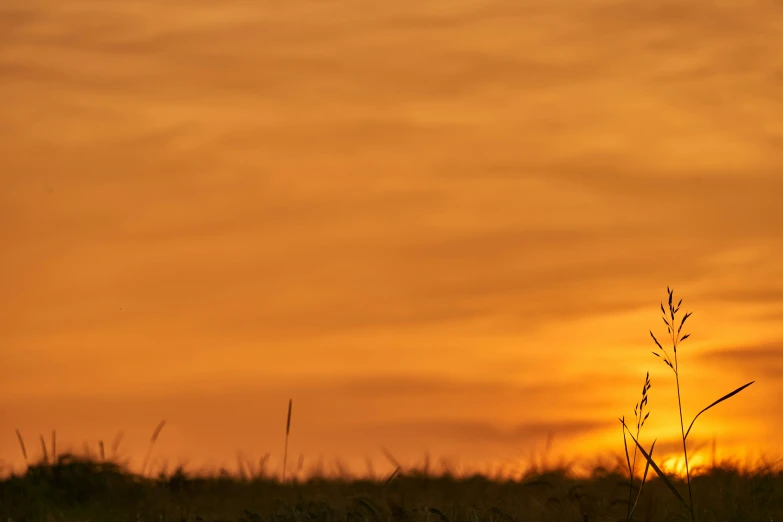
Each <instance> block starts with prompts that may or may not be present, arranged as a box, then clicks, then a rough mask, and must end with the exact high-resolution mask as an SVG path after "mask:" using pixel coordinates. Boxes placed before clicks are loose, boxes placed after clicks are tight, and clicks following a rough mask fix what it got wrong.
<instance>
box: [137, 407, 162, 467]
mask: <svg viewBox="0 0 783 522" xmlns="http://www.w3.org/2000/svg"><path fill="white" fill-rule="evenodd" d="M165 425H166V421H165V420H162V421H160V423H158V426H157V427H156V428H155V431H153V432H152V437H150V445H149V447H148V448H147V455H146V456H145V457H144V463H143V464H142V465H141V474H142V475H144V473H145V472H146V471H147V464H148V463H149V461H150V457H151V456H152V448H153V447H154V446H155V441H157V440H158V436H159V435H160V432H161V430H162V429H163V426H165Z"/></svg>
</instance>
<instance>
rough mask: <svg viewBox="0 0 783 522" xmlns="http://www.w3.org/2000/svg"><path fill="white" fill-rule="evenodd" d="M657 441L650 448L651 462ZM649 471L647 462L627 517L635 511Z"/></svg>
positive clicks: (648, 462)
mask: <svg viewBox="0 0 783 522" xmlns="http://www.w3.org/2000/svg"><path fill="white" fill-rule="evenodd" d="M623 433H625V430H623ZM657 441H658V439H655V440H654V441H653V443H652V446H650V459H651V460H652V454H653V451H655V443H656V442H657ZM648 471H650V461H649V460H648V461H647V464H645V466H644V476H642V485H641V486H639V492H638V493H637V494H636V500H635V501H634V503H633V508H632V509H631V513H630V515H629V517H628V518H629V519H630V517H632V516H633V512H634V511H636V506H637V505H638V504H639V498H640V497H641V496H642V490H643V489H644V484H645V483H646V482H647V472H648Z"/></svg>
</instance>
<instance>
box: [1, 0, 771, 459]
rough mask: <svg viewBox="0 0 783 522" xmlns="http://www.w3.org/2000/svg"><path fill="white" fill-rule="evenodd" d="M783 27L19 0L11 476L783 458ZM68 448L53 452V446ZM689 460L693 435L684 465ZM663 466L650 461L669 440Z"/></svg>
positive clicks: (652, 18)
mask: <svg viewBox="0 0 783 522" xmlns="http://www.w3.org/2000/svg"><path fill="white" fill-rule="evenodd" d="M780 49H783V9H782V8H781V7H780V6H779V5H776V4H775V3H774V2H772V1H771V0H770V1H753V0H742V1H739V0H736V1H726V2H714V1H709V2H708V1H706V0H705V1H696V2H692V3H691V4H689V5H688V6H686V5H684V4H683V3H682V2H675V1H658V2H652V3H650V2H632V1H605V0H587V1H578V2H577V1H571V0H569V1H563V2H543V1H532V0H505V1H477V0H427V1H422V2H413V1H401V2H388V1H383V2H381V1H375V0H373V1H372V2H370V4H368V3H367V2H366V1H365V0H361V1H359V0H335V1H330V2H306V1H304V0H293V1H286V2H272V1H267V0H261V1H258V2H240V1H225V2H220V3H219V6H218V5H217V4H216V3H215V2H212V1H206V0H189V1H182V2H159V1H157V0H136V1H132V2H131V1H130V0H114V1H112V2H101V1H95V0H92V1H88V0H71V1H68V2H62V1H58V0H4V1H3V2H2V4H1V5H0V99H2V110H0V181H1V182H2V185H1V187H2V188H1V189H0V251H1V252H2V254H1V255H0V287H1V288H2V296H3V298H2V299H1V300H0V371H2V380H0V458H1V459H3V461H4V462H6V463H11V464H15V465H19V464H20V463H21V455H20V452H19V448H18V445H17V441H16V436H15V433H14V429H15V428H19V429H20V430H21V431H22V433H23V435H24V436H25V437H26V440H27V444H28V447H29V448H30V452H31V455H33V456H37V455H39V454H40V448H39V445H38V443H37V442H36V440H37V437H38V434H39V433H50V431H51V429H53V428H56V429H57V430H58V437H59V439H60V444H61V446H60V447H61V448H62V447H64V446H66V445H68V444H73V445H75V446H76V447H81V444H82V442H83V441H85V440H86V441H89V443H90V445H91V446H93V447H95V446H96V445H97V441H98V440H99V439H102V440H105V441H107V445H108V444H109V443H110V441H111V440H112V439H113V438H114V436H115V434H116V433H117V432H118V431H120V430H123V431H124V432H125V439H124V440H123V442H122V445H121V447H120V451H121V453H122V454H123V455H124V456H128V457H131V458H133V459H134V461H135V462H136V463H139V462H140V461H141V459H142V458H143V454H144V451H145V449H146V443H147V441H148V439H149V436H150V433H151V432H152V430H153V429H154V427H155V425H156V424H157V423H158V422H159V421H160V420H161V419H166V420H167V421H168V424H167V426H166V428H165V429H164V431H163V433H162V434H161V438H160V440H159V444H158V446H157V450H156V452H157V453H156V454H157V455H158V458H159V459H167V460H170V461H172V462H176V461H177V460H178V459H180V458H187V459H189V461H190V462H192V463H199V462H207V461H208V462H212V463H215V464H220V463H227V464H228V465H233V463H234V462H235V455H236V451H237V450H238V449H240V450H243V451H244V453H245V454H246V455H248V457H250V458H253V459H257V458H258V457H260V456H261V455H263V454H264V453H265V452H267V451H269V452H270V453H271V455H272V457H271V459H272V462H273V463H277V464H275V465H277V466H279V465H280V464H279V463H280V461H281V460H282V459H281V457H282V448H283V436H284V423H285V414H286V407H287V401H288V399H289V398H293V401H294V413H293V420H292V432H291V442H290V452H291V455H292V456H293V457H292V459H293V460H296V459H297V458H298V455H299V454H300V453H302V454H304V455H305V457H306V459H307V460H306V465H307V464H309V463H312V462H314V461H316V460H317V459H318V458H319V456H321V455H323V456H324V458H325V459H326V462H327V465H328V464H329V463H330V462H333V460H334V459H335V458H337V457H339V458H342V459H344V460H345V461H346V462H349V463H351V464H352V465H354V466H357V468H356V469H363V466H364V464H363V462H364V458H365V456H369V457H370V458H371V459H373V460H374V461H375V462H376V464H377V467H378V469H381V468H382V467H383V466H388V463H387V462H386V461H385V459H384V457H383V454H382V453H381V451H380V449H379V448H380V447H381V446H383V447H386V448H388V449H389V451H391V452H392V453H393V454H394V455H395V456H396V457H397V458H398V459H400V460H401V461H403V462H405V463H413V462H415V461H421V460H422V458H423V455H424V453H425V452H426V451H429V452H430V453H431V454H432V456H433V459H434V460H437V459H439V458H440V457H441V456H447V457H454V458H455V459H458V460H461V461H465V462H467V461H475V462H478V463H498V462H502V463H513V462H516V461H517V459H519V458H522V459H526V458H527V457H528V455H529V454H530V452H531V451H534V452H541V451H543V448H544V446H545V444H546V438H547V434H548V433H549V432H553V433H554V443H553V447H552V452H553V453H554V454H560V455H566V456H567V455H574V454H576V453H580V454H584V455H594V454H597V453H599V452H601V451H604V450H607V451H620V450H621V449H622V439H621V431H620V427H619V423H618V421H617V417H618V416H620V415H625V416H626V417H629V416H630V417H632V416H633V406H634V404H635V403H636V402H637V401H638V400H639V394H640V390H641V387H642V384H643V383H644V375H645V371H647V370H648V369H649V370H650V372H651V380H652V390H651V391H650V408H651V411H652V414H651V417H650V419H649V420H648V424H647V425H646V426H645V432H643V438H642V440H643V441H646V444H647V445H648V446H649V443H650V442H651V440H652V438H653V437H658V438H659V443H658V448H664V449H662V450H661V451H664V450H665V448H667V447H668V448H671V449H672V450H674V451H676V449H677V445H676V440H675V437H676V436H677V433H678V430H679V425H678V424H677V412H676V391H675V388H674V376H673V375H672V373H671V372H670V371H669V369H668V368H667V367H666V366H664V365H663V364H662V363H661V362H660V361H659V360H657V359H655V358H654V357H653V356H652V355H651V353H650V352H651V351H652V349H653V348H654V345H653V343H652V340H651V339H650V338H649V334H648V330H649V329H650V328H653V329H654V330H655V331H656V332H657V333H660V334H665V327H664V326H663V324H662V321H661V320H660V317H659V316H660V313H659V309H658V302H659V301H661V300H663V299H665V297H666V292H665V290H666V286H667V285H672V286H673V288H674V289H675V292H676V297H682V298H684V300H685V302H684V307H685V309H686V310H693V311H694V312H695V313H694V315H693V317H692V318H691V319H689V323H690V324H689V326H690V330H689V331H690V332H691V333H692V337H691V339H689V340H687V341H686V342H685V344H684V345H683V348H682V349H681V350H680V355H681V357H680V364H681V378H682V386H683V400H684V408H685V414H686V417H688V418H689V419H690V418H692V417H693V415H694V414H695V413H696V412H697V411H698V410H700V409H701V408H702V407H704V406H706V405H707V404H709V403H710V402H712V401H713V400H714V399H716V398H718V397H720V396H721V395H723V394H724V393H727V392H728V391H731V390H733V389H734V388H736V387H738V386H740V385H741V384H744V383H746V382H748V381H750V380H754V379H755V380H756V381H757V382H756V384H754V385H753V386H752V387H750V388H749V389H747V390H745V391H743V392H742V393H741V394H740V395H738V396H737V397H736V398H734V399H731V400H730V401H729V402H727V403H726V404H722V405H721V406H720V407H718V408H717V409H715V410H713V411H710V412H709V413H708V414H705V415H704V416H702V417H701V418H700V419H699V422H698V423H697V424H696V427H695V428H694V433H695V435H694V436H693V438H694V443H699V442H700V441H706V440H711V438H712V436H713V435H716V436H717V439H718V448H719V450H721V449H724V450H725V451H728V449H729V448H734V451H737V452H739V451H744V450H749V449H751V448H754V449H761V450H763V451H767V452H770V453H777V452H778V451H779V450H780V448H779V446H777V442H775V441H776V440H778V437H777V436H775V435H773V434H775V433H780V431H781V430H782V429H783V420H781V419H780V416H779V415H776V414H775V412H776V411H777V410H776V406H777V404H776V401H775V400H774V398H775V397H778V396H780V395H781V393H782V392H783V389H781V384H780V381H779V380H778V377H779V376H781V374H783V327H782V326H781V324H783V322H782V320H783V263H782V262H781V259H783V235H782V234H781V227H782V226H783V204H781V201H783V154H781V151H783V123H782V122H783V98H782V97H781V94H780V93H782V92H783V72H782V71H783V70H782V69H781V62H780V52H779V51H780ZM47 438H48V435H47ZM666 444H668V446H666ZM656 451H658V449H656Z"/></svg>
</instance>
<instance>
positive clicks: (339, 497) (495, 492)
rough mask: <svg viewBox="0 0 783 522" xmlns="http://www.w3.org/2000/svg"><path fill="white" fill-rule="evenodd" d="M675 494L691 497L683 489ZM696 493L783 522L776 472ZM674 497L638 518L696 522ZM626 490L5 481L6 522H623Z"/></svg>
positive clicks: (388, 482) (335, 482)
mask: <svg viewBox="0 0 783 522" xmlns="http://www.w3.org/2000/svg"><path fill="white" fill-rule="evenodd" d="M636 482H637V484H638V481H636ZM637 484H635V485H634V489H635V488H637V487H638V485H637ZM674 484H675V486H676V487H677V488H678V489H680V490H681V491H685V490H686V487H687V486H686V481H685V480H681V481H676V480H675V481H674ZM691 486H692V488H693V492H694V498H695V499H697V500H696V502H695V505H694V511H695V513H696V515H697V517H698V519H699V520H700V521H704V522H711V521H737V522H740V521H742V522H747V521H777V520H781V519H783V474H782V473H781V471H780V470H776V469H775V468H774V467H773V466H766V467H763V466H762V467H760V468H758V469H756V470H754V471H753V472H748V471H746V470H745V471H743V470H742V469H741V468H740V467H739V466H737V465H736V464H735V465H729V464H723V465H718V466H715V467H714V468H711V469H709V470H707V471H706V472H705V473H704V474H702V475H698V476H692V477H691ZM667 489H668V488H667V487H666V485H665V484H663V483H662V481H661V480H660V479H659V478H657V477H654V478H652V479H650V480H648V481H647V483H646V484H645V486H644V489H643V491H642V495H641V497H640V501H639V505H638V507H637V509H636V512H635V514H634V516H633V519H634V520H648V521H664V520H679V519H683V520H686V519H689V518H690V514H689V513H688V510H687V509H685V508H684V507H683V506H682V505H681V504H680V503H679V502H678V500H677V499H676V498H675V497H674V496H673V495H672V494H671V492H669V491H668V490H667ZM628 491H629V481H628V477H627V474H626V473H624V472H623V470H622V466H621V463H618V465H617V466H616V467H615V468H614V469H608V468H597V469H595V470H594V472H593V474H592V476H591V477H588V478H577V477H575V476H573V475H572V474H571V473H570V472H569V471H568V468H567V467H562V468H560V469H548V470H542V469H539V470H537V471H535V470H534V471H531V472H528V473H527V474H525V475H524V476H520V477H518V478H517V479H515V480H502V481H501V480H492V479H489V478H486V477H483V476H472V477H456V476H453V475H449V474H448V473H430V474H425V473H423V472H422V471H417V470H411V471H410V472H403V473H395V474H394V475H392V476H390V477H386V478H383V479H380V480H367V479H354V478H335V477H330V478H318V477H313V478H309V479H307V480H305V481H296V480H293V481H289V482H288V483H282V482H281V481H280V480H279V478H270V477H268V476H267V477H263V476H257V477H252V478H251V477H245V478H240V477H237V476H230V475H228V474H223V475H217V476H211V477H208V476H197V475H191V474H188V473H185V472H183V471H182V470H181V469H179V470H176V471H174V472H171V473H169V474H166V475H164V474H160V475H159V476H158V477H157V478H146V477H142V476H140V475H138V474H133V473H130V472H129V471H127V470H125V469H123V467H122V466H120V465H119V464H116V463H110V462H100V461H99V460H94V459H86V458H80V457H74V456H70V455H62V456H60V457H59V458H58V462H57V463H56V464H55V465H47V464H45V463H38V464H35V465H31V466H30V467H29V468H28V469H27V471H26V472H25V474H24V475H16V476H12V477H9V478H7V479H5V480H3V481H2V482H0V515H2V518H1V520H2V521H3V522H5V521H9V522H10V521H14V522H18V521H37V520H41V521H56V520H62V521H93V522H98V521H110V520H111V521H126V520H127V521H131V520H133V521H138V520H149V521H152V520H155V521H161V520H173V521H199V520H206V521H218V520H223V521H229V520H231V521H257V520H266V521H278V522H284V521H285V522H287V521H291V522H293V521H310V520H312V521H315V520H319V521H320V520H323V521H331V520H346V521H353V522H365V521H368V522H370V521H372V522H374V521H380V520H383V521H387V520H417V521H427V522H447V521H448V522H450V521H466V522H485V521H486V522H495V521H498V522H500V521H509V520H519V521H564V522H565V521H579V522H584V521H609V520H612V521H616V520H626V514H627V502H628Z"/></svg>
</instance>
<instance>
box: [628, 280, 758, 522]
mask: <svg viewBox="0 0 783 522" xmlns="http://www.w3.org/2000/svg"><path fill="white" fill-rule="evenodd" d="M666 292H667V293H668V297H669V303H668V313H667V311H666V309H665V308H664V306H663V303H661V313H662V314H663V323H664V324H665V325H666V330H667V333H668V334H669V338H670V339H671V342H672V351H673V354H674V359H673V360H674V362H672V358H671V357H670V356H669V354H668V353H667V352H666V350H665V349H664V348H663V346H661V343H660V342H659V341H658V339H657V338H656V337H655V334H654V333H653V332H652V330H650V337H652V339H653V341H655V345H656V346H657V347H658V349H659V350H660V352H661V353H660V354H659V353H657V352H652V354H653V355H655V356H656V357H658V358H660V359H662V360H663V362H664V363H665V364H666V365H667V366H668V367H669V368H671V370H672V371H673V372H674V378H675V383H676V385H677V406H678V407H679V410H680V431H681V434H682V451H683V455H684V457H685V476H686V479H687V486H688V500H687V501H686V500H685V498H684V497H683V496H682V495H681V494H680V492H679V490H678V489H677V487H675V485H674V484H673V483H672V481H671V479H670V478H669V477H667V476H666V474H665V473H664V472H663V471H662V470H661V468H660V466H658V464H657V463H656V462H655V460H654V459H653V458H652V452H653V449H654V448H655V442H653V444H652V446H651V447H650V452H649V453H648V452H646V451H645V450H644V447H642V445H641V444H640V443H639V440H638V438H639V428H640V427H641V425H642V424H644V420H646V419H647V416H648V415H649V413H647V415H645V417H644V419H641V424H639V421H638V420H637V431H636V437H634V436H633V435H632V434H631V433H630V429H629V428H628V426H626V424H625V417H623V418H621V419H619V420H620V422H621V423H622V426H623V443H624V444H625V455H626V459H628V444H627V442H626V438H625V432H626V430H628V432H629V435H630V436H631V439H632V440H633V441H634V444H635V447H634V464H635V462H636V449H637V448H638V449H639V451H641V453H642V455H643V456H644V458H645V460H646V461H647V466H646V467H645V470H644V477H645V478H646V477H647V471H648V467H652V468H653V470H655V473H657V474H658V476H659V477H660V479H661V480H662V481H663V483H664V484H666V487H667V488H669V491H671V492H672V494H674V496H675V497H676V498H677V500H679V501H680V502H681V504H682V505H684V506H685V507H686V508H687V509H688V512H689V513H690V518H691V521H692V522H696V519H697V514H696V510H695V509H694V502H693V489H692V488H691V469H690V465H689V463H688V446H687V444H686V442H687V438H688V435H689V434H690V432H691V428H693V424H694V423H695V422H696V419H698V418H699V416H700V415H701V414H702V413H704V412H706V411H707V410H709V409H710V408H712V407H714V406H717V405H718V404H720V403H721V402H723V401H725V400H727V399H730V398H731V397H733V396H735V395H736V394H738V393H739V392H741V391H742V390H744V389H745V388H747V387H748V386H750V385H751V384H753V383H754V382H755V381H751V382H749V383H747V384H744V385H742V386H740V387H739V388H737V389H735V390H734V391H732V392H730V393H727V394H726V395H724V396H723V397H721V398H720V399H718V400H716V401H715V402H713V403H712V404H710V405H709V406H707V407H706V408H704V409H702V410H701V411H700V412H699V413H697V414H696V416H695V417H694V418H693V420H692V421H691V424H690V426H688V430H687V431H686V430H685V423H684V421H683V417H682V397H681V393H680V371H679V363H678V357H677V347H678V346H679V344H680V343H681V342H682V341H684V340H686V339H687V338H688V337H690V334H684V335H683V334H682V327H683V326H684V325H685V321H687V320H688V318H689V317H690V316H691V315H692V314H693V312H688V313H686V314H685V315H684V316H682V319H680V324H679V326H677V325H676V318H677V312H679V311H680V306H681V305H682V299H680V301H679V302H678V303H677V304H676V305H675V304H674V291H673V290H672V289H670V288H668V287H667V288H666ZM649 377H650V373H649V372H648V373H647V380H646V382H645V387H644V389H643V390H642V396H643V398H642V402H641V405H642V406H644V405H646V403H647V390H649V388H650V380H649ZM638 406H639V404H637V407H638ZM634 414H636V409H634ZM640 418H641V412H640V413H639V416H638V417H637V419H640ZM628 469H629V471H630V473H631V487H633V469H634V468H633V465H632V464H631V462H630V461H629V463H628ZM641 487H644V479H642V486H640V488H641ZM640 492H641V491H640ZM635 507H636V505H635V504H634V505H633V506H632V505H631V497H630V496H629V498H628V515H627V520H630V519H631V516H632V514H633V510H634V509H635Z"/></svg>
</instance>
